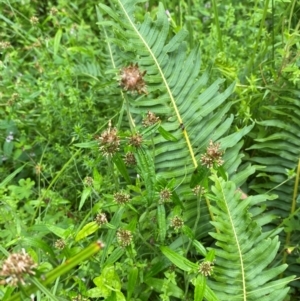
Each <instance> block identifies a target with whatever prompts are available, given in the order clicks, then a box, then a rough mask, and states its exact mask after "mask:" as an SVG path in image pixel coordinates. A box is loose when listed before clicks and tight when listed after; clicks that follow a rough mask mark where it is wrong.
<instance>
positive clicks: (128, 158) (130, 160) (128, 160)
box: [124, 152, 136, 165]
mask: <svg viewBox="0 0 300 301" xmlns="http://www.w3.org/2000/svg"><path fill="white" fill-rule="evenodd" d="M124 161H125V164H126V165H136V160H135V157H134V154H133V153H132V152H128V153H126V155H125V158H124Z"/></svg>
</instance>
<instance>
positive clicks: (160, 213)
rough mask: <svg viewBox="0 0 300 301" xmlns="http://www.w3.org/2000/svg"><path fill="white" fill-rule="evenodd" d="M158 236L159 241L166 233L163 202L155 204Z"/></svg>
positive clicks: (163, 238)
mask: <svg viewBox="0 0 300 301" xmlns="http://www.w3.org/2000/svg"><path fill="white" fill-rule="evenodd" d="M157 222H158V237H159V240H160V242H163V241H164V240H165V237H166V234H167V221H166V210H165V206H164V204H158V206H157Z"/></svg>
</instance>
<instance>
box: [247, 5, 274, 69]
mask: <svg viewBox="0 0 300 301" xmlns="http://www.w3.org/2000/svg"><path fill="white" fill-rule="evenodd" d="M269 2H270V0H266V1H265V6H264V11H263V15H262V18H261V21H260V26H259V30H258V33H257V36H256V42H255V45H254V48H253V51H252V56H251V59H250V61H249V65H248V70H249V71H250V70H252V67H253V62H254V59H255V58H256V51H257V48H258V45H259V44H260V40H261V33H262V30H263V27H264V26H265V21H266V17H267V13H268V7H269Z"/></svg>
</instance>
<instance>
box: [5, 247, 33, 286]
mask: <svg viewBox="0 0 300 301" xmlns="http://www.w3.org/2000/svg"><path fill="white" fill-rule="evenodd" d="M36 267H37V264H36V263H35V262H34V261H33V259H32V258H31V257H30V256H29V255H28V254H27V253H26V252H25V250H24V249H23V250H22V252H20V253H13V254H10V255H9V256H8V258H7V259H6V260H5V261H4V262H3V264H2V268H1V270H0V276H4V277H6V283H8V284H9V285H11V286H16V285H17V284H18V283H21V284H23V285H25V284H26V283H25V280H24V276H25V275H35V271H34V269H35V268H36Z"/></svg>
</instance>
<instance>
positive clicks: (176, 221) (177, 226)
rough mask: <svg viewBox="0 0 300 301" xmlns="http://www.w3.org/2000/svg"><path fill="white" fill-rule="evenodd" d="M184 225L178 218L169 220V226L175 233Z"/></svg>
mask: <svg viewBox="0 0 300 301" xmlns="http://www.w3.org/2000/svg"><path fill="white" fill-rule="evenodd" d="M183 225H184V222H183V219H182V218H181V217H179V216H177V215H176V216H174V217H173V218H172V219H171V226H172V227H173V228H174V229H175V230H176V231H177V230H179V229H181V228H182V227H183Z"/></svg>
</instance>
